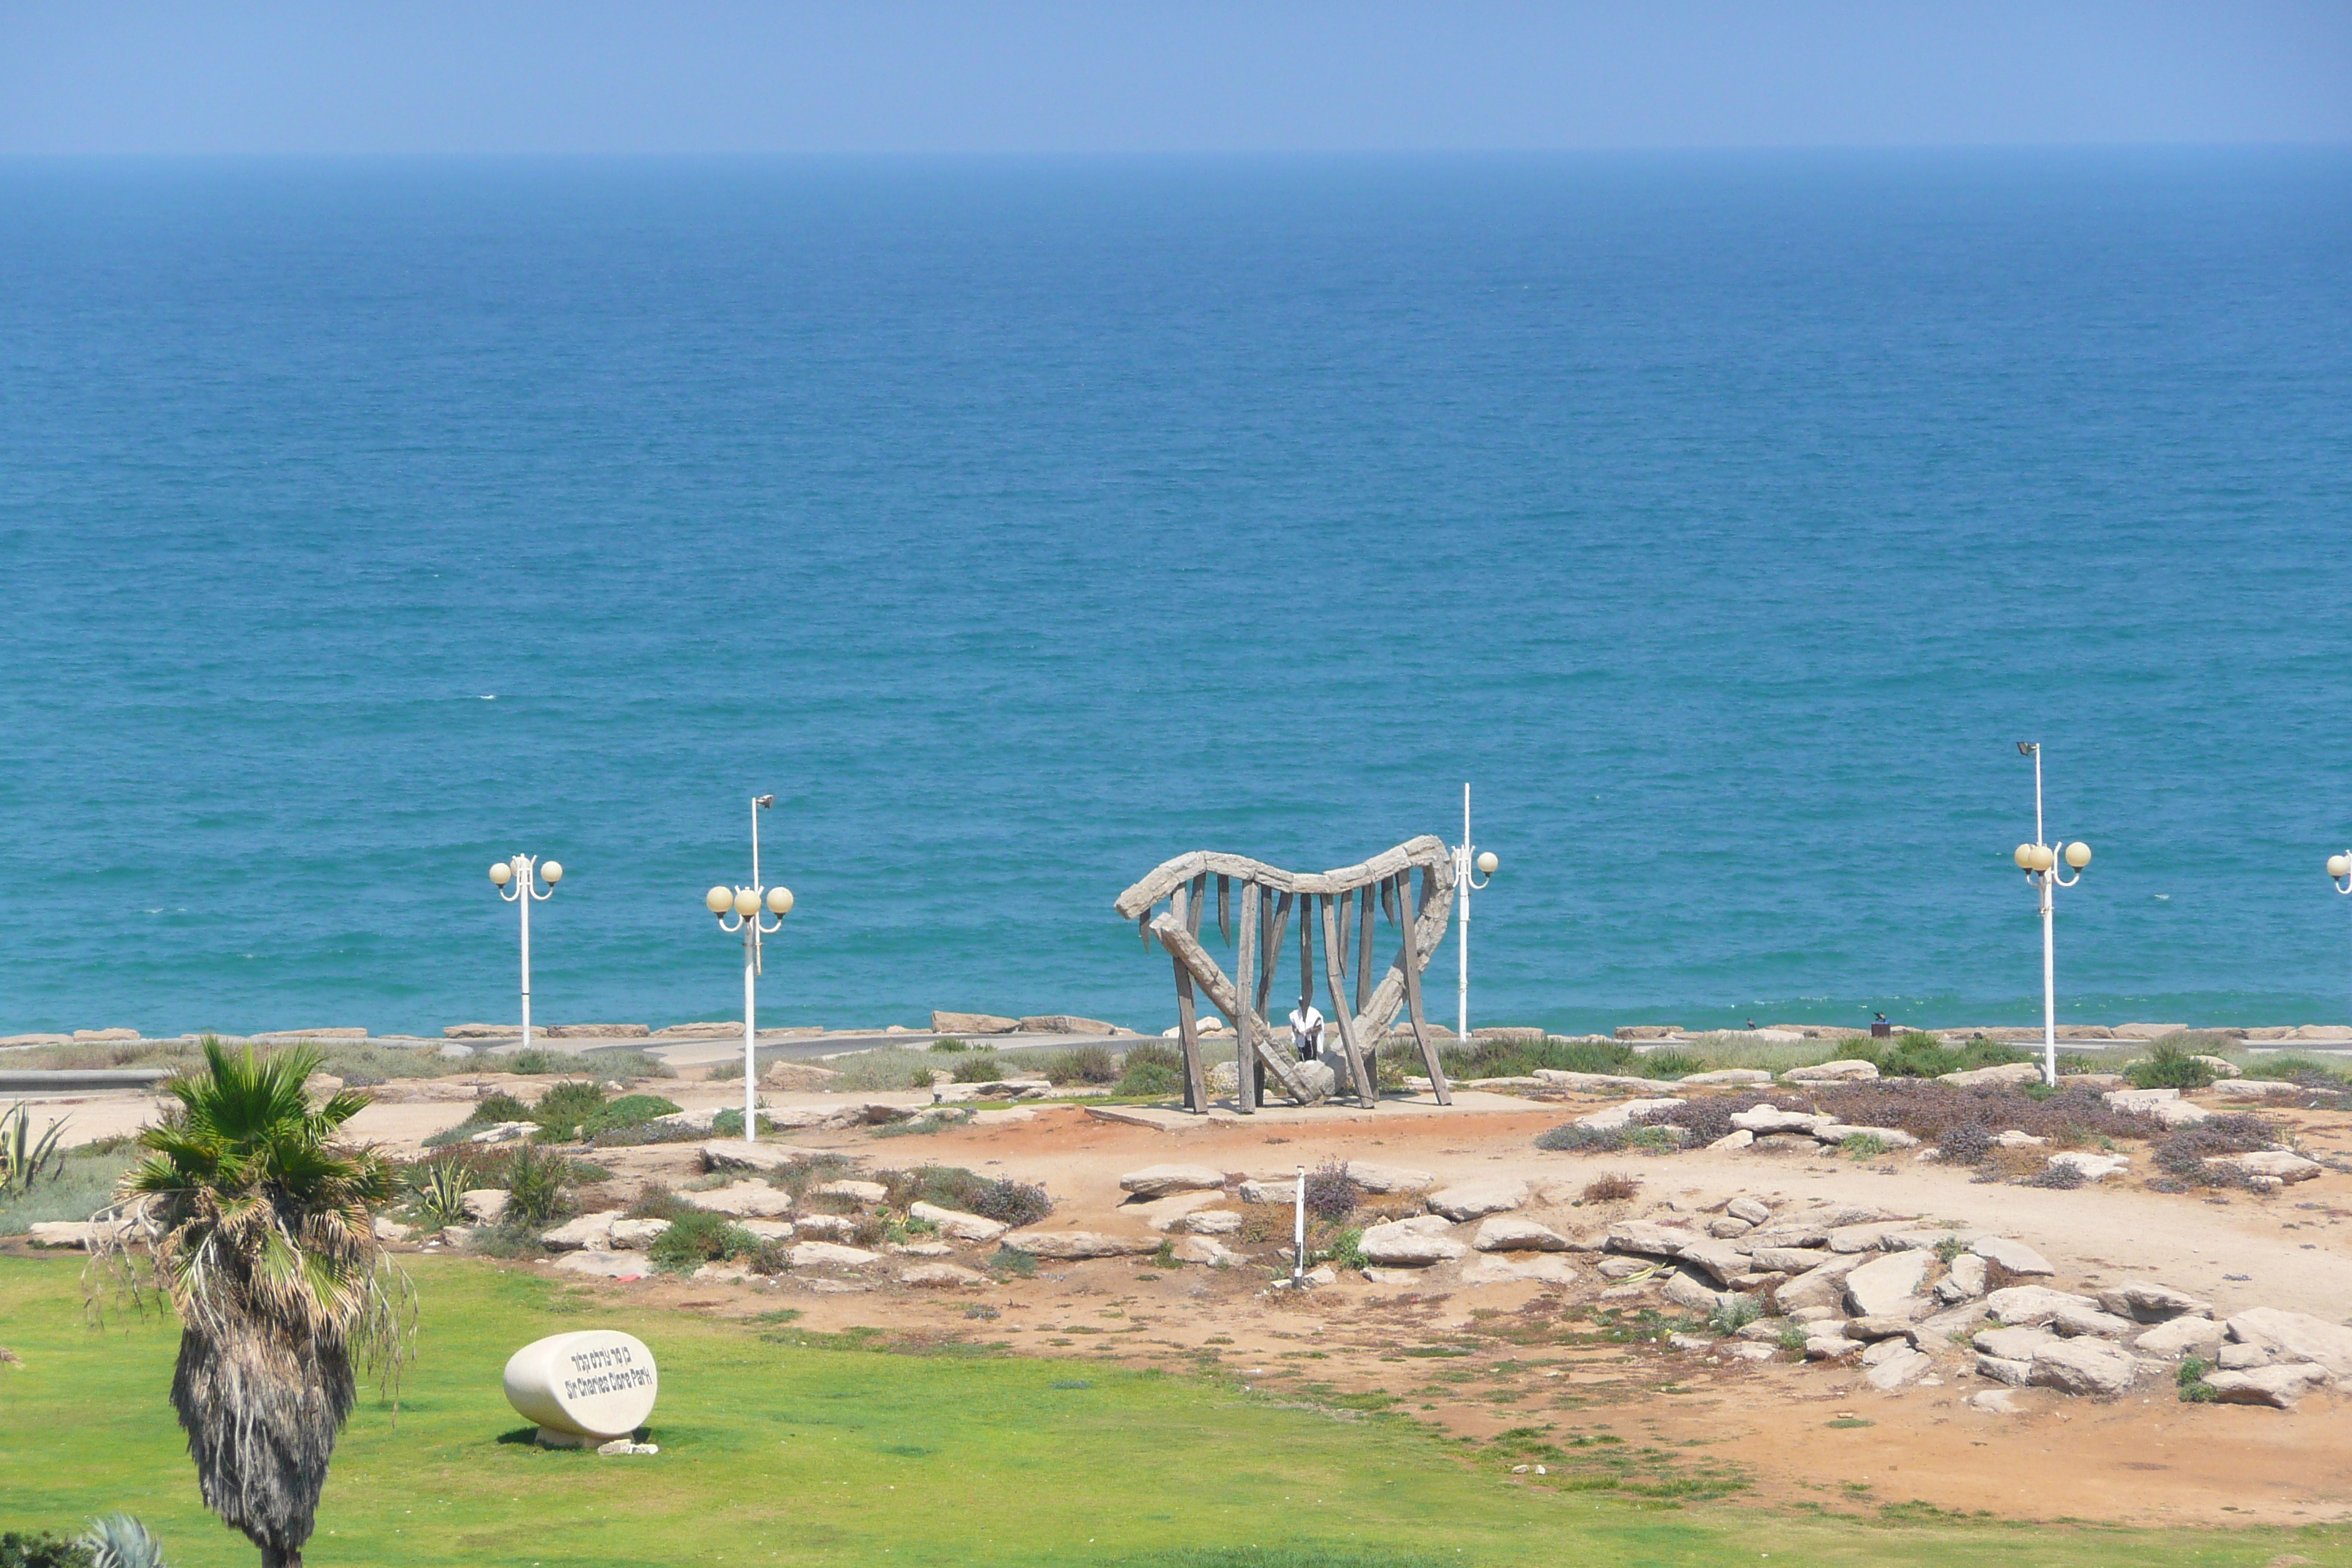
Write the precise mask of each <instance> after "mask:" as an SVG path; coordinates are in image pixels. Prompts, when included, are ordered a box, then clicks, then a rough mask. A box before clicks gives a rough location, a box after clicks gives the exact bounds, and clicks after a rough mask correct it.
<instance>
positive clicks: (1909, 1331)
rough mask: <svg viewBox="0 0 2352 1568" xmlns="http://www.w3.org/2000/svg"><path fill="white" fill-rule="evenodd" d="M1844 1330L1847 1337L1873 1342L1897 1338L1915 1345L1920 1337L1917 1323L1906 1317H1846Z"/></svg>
mask: <svg viewBox="0 0 2352 1568" xmlns="http://www.w3.org/2000/svg"><path fill="white" fill-rule="evenodd" d="M1845 1331H1846V1337H1847V1338H1848V1339H1855V1340H1863V1341H1865V1342H1870V1343H1873V1344H1875V1343H1876V1342H1879V1341H1880V1340H1896V1339H1899V1340H1902V1341H1904V1342H1906V1343H1909V1344H1915V1345H1916V1344H1917V1343H1918V1342H1919V1337H1920V1336H1919V1325H1918V1324H1916V1323H1915V1322H1913V1321H1911V1320H1910V1319H1908V1318H1848V1319H1847V1320H1846V1323H1845Z"/></svg>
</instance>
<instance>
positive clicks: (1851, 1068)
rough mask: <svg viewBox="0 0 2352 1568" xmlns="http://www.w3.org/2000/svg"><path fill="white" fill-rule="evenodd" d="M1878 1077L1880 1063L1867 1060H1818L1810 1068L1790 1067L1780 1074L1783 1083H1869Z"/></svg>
mask: <svg viewBox="0 0 2352 1568" xmlns="http://www.w3.org/2000/svg"><path fill="white" fill-rule="evenodd" d="M1877 1077H1878V1064H1877V1063H1875V1062H1865V1061H1851V1060H1849V1061H1834V1062H1817V1063H1815V1064H1814V1065H1813V1066H1811V1067H1809V1068H1790V1069H1789V1070H1788V1071H1786V1072H1784V1073H1782V1074H1781V1075H1780V1081H1781V1082H1782V1083H1868V1082H1870V1081H1872V1080H1873V1079H1876V1078H1877Z"/></svg>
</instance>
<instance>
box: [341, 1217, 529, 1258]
mask: <svg viewBox="0 0 2352 1568" xmlns="http://www.w3.org/2000/svg"><path fill="white" fill-rule="evenodd" d="M414 1234H415V1226H406V1225H403V1224H401V1223H400V1222H399V1221H398V1220H396V1219H394V1218H393V1217H392V1216H391V1215H376V1216H375V1238H376V1239H377V1240H378V1241H406V1240H407V1239H408V1238H409V1237H411V1236H412V1235H414ZM556 1250H558V1251H562V1248H561V1247H558V1248H557V1249H556Z"/></svg>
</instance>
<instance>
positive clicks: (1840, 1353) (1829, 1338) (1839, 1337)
mask: <svg viewBox="0 0 2352 1568" xmlns="http://www.w3.org/2000/svg"><path fill="white" fill-rule="evenodd" d="M1861 1353H1862V1342H1861V1341H1860V1340H1850V1339H1848V1338H1846V1337H1845V1336H1844V1335H1843V1334H1815V1335H1813V1336H1812V1337H1811V1339H1808V1340H1807V1341H1806V1342H1805V1359H1806V1360H1807V1361H1843V1360H1845V1359H1846V1358H1847V1357H1849V1356H1858V1355H1860V1354H1861Z"/></svg>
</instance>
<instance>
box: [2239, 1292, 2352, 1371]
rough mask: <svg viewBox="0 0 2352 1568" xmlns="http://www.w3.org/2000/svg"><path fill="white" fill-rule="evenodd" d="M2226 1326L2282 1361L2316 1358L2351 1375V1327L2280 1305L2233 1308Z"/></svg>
mask: <svg viewBox="0 0 2352 1568" xmlns="http://www.w3.org/2000/svg"><path fill="white" fill-rule="evenodd" d="M2224 1327H2226V1328H2227V1330H2228V1331H2229V1335H2230V1338H2231V1340H2232V1341H2234V1342H2237V1343H2239V1344H2252V1345H2261V1346H2263V1348H2264V1349H2266V1350H2268V1351H2269V1352H2271V1353H2272V1355H2273V1357H2275V1358H2276V1359H2278V1360H2280V1361H2283V1362H2285V1361H2294V1362H2306V1361H2308V1362H2317V1363H2319V1364H2320V1365H2322V1366H2324V1367H2326V1369H2327V1370H2328V1371H2329V1372H2330V1373H2334V1374H2335V1375H2336V1376H2337V1377H2345V1378H2352V1328H2346V1327H2344V1326H2343V1325H2341V1324H2338V1323H2331V1322H2329V1321H2326V1319H2324V1318H2315V1317H2313V1316H2311V1315H2310V1314H2309V1313H2307V1312H2290V1311H2286V1310H2284V1309H2282V1308H2278V1307H2256V1308H2254V1309H2252V1310H2250V1311H2244V1312H2232V1313H2231V1315H2230V1317H2229V1318H2228V1320H2227V1321H2226V1322H2225V1324H2224Z"/></svg>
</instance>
